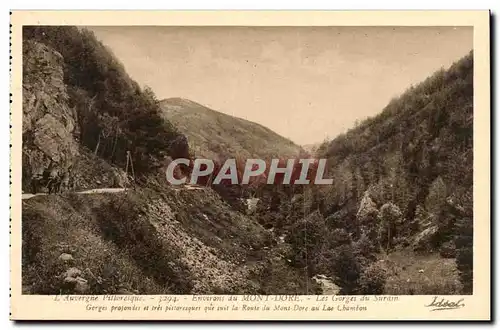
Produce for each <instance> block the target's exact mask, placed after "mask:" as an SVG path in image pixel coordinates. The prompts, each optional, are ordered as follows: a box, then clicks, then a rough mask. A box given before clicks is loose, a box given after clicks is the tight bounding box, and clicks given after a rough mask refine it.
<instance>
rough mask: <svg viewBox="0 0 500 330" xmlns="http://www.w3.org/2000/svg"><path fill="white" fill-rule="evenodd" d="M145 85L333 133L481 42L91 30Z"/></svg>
mask: <svg viewBox="0 0 500 330" xmlns="http://www.w3.org/2000/svg"><path fill="white" fill-rule="evenodd" d="M89 29H91V30H92V31H94V33H95V35H96V37H97V38H98V39H100V40H101V41H102V42H103V43H104V44H105V45H106V46H108V47H109V48H110V49H111V51H112V52H113V53H114V54H115V55H116V56H117V57H118V58H119V59H120V60H121V62H122V63H123V64H124V66H125V68H126V70H127V72H128V74H129V75H130V76H131V77H132V78H133V79H134V80H136V81H137V82H138V83H139V84H140V85H141V86H149V87H151V88H152V89H153V90H154V92H155V93H156V95H157V96H158V98H159V99H164V98H169V97H182V98H186V99H190V100H192V101H195V102H198V103H201V104H203V105H205V106H207V107H209V108H211V109H214V110H217V111H220V112H223V113H226V114H229V115H233V116H236V117H240V118H244V119H247V120H251V121H254V122H257V123H260V124H262V125H264V126H266V127H269V128H270V129H272V130H274V131H275V132H277V133H278V134H280V135H282V136H284V137H286V138H289V139H291V140H292V141H294V142H295V143H297V144H299V145H305V144H310V143H318V142H322V141H323V140H324V139H332V138H334V137H335V136H336V135H338V134H340V133H343V132H345V131H346V130H347V129H349V128H351V127H352V126H354V124H355V122H356V121H357V120H359V121H361V120H363V119H365V118H367V117H371V116H374V115H376V114H377V113H380V112H381V111H382V109H383V108H384V106H385V105H386V104H387V103H388V102H389V101H390V100H391V99H392V98H393V97H396V96H398V95H400V94H401V93H403V92H404V91H405V90H406V89H407V88H408V87H410V86H411V85H412V84H416V83H419V82H420V81H422V80H424V79H425V78H426V77H428V76H429V75H431V74H432V73H433V72H435V71H436V70H438V69H440V68H448V67H449V66H450V65H451V64H452V63H453V62H455V61H457V60H459V59H460V58H461V57H463V56H465V55H466V54H467V53H468V52H469V51H470V50H471V49H472V48H473V30H472V27H392V26H387V27H347V26H346V27H227V26H226V27H222V26H221V27H168V26H126V27H124V26H116V27H114V26H113V27H112V26H100V27H95V26H94V27H89Z"/></svg>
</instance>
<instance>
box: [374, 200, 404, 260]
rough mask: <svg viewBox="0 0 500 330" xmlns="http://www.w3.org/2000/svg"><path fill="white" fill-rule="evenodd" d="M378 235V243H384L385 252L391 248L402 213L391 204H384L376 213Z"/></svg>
mask: <svg viewBox="0 0 500 330" xmlns="http://www.w3.org/2000/svg"><path fill="white" fill-rule="evenodd" d="M378 219H379V222H380V224H379V226H380V232H379V233H380V235H379V242H380V243H381V244H382V243H383V242H385V243H386V250H387V251H389V250H390V249H391V247H392V240H393V238H394V236H395V235H396V231H397V227H398V226H399V225H400V224H401V223H402V213H401V211H400V210H399V208H398V207H397V206H396V205H395V204H393V203H386V204H384V205H382V207H381V208H380V212H379V213H378Z"/></svg>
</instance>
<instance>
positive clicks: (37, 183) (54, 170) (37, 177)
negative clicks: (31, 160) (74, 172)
mask: <svg viewBox="0 0 500 330" xmlns="http://www.w3.org/2000/svg"><path fill="white" fill-rule="evenodd" d="M71 185H72V180H71V169H70V168H68V169H64V168H58V167H56V166H53V165H50V166H49V167H48V168H46V169H42V170H41V171H35V172H34V173H33V175H32V176H31V190H32V193H33V194H37V193H38V192H40V191H41V189H42V188H46V189H47V190H48V193H49V194H56V193H59V192H63V191H67V190H70V189H71V188H72V187H71Z"/></svg>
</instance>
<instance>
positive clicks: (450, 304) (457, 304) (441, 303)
mask: <svg viewBox="0 0 500 330" xmlns="http://www.w3.org/2000/svg"><path fill="white" fill-rule="evenodd" d="M463 301H464V299H463V298H462V299H459V300H457V301H450V300H448V299H445V298H441V299H440V298H439V297H438V296H435V297H434V300H433V301H432V302H431V303H430V304H429V305H425V307H431V308H432V309H431V311H439V310H447V309H459V308H462V307H465V304H464V302H463Z"/></svg>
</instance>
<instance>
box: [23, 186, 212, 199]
mask: <svg viewBox="0 0 500 330" xmlns="http://www.w3.org/2000/svg"><path fill="white" fill-rule="evenodd" d="M171 187H174V188H175V189H178V190H203V189H205V188H206V187H203V186H198V185H192V184H185V185H179V186H171ZM129 189H131V188H95V189H88V190H82V191H75V192H73V193H75V194H104V193H112V194H113V193H119V192H123V191H126V190H129ZM43 195H48V194H47V193H38V194H29V193H27V194H22V199H30V198H33V197H36V196H43Z"/></svg>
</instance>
